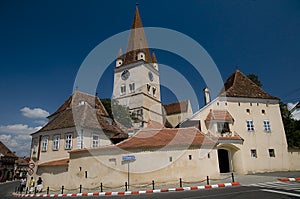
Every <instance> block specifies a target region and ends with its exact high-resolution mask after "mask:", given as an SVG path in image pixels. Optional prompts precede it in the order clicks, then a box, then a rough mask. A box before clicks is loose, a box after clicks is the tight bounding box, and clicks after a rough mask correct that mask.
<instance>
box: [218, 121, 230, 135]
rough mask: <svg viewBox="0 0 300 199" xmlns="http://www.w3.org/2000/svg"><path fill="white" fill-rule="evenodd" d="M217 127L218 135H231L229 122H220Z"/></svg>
mask: <svg viewBox="0 0 300 199" xmlns="http://www.w3.org/2000/svg"><path fill="white" fill-rule="evenodd" d="M217 127H218V133H221V134H224V133H230V129H229V123H228V122H218V123H217Z"/></svg>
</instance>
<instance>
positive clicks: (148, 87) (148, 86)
mask: <svg viewBox="0 0 300 199" xmlns="http://www.w3.org/2000/svg"><path fill="white" fill-rule="evenodd" d="M150 90H151V86H150V84H147V92H148V93H149V94H150Z"/></svg>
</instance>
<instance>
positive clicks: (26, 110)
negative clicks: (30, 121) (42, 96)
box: [20, 107, 49, 118]
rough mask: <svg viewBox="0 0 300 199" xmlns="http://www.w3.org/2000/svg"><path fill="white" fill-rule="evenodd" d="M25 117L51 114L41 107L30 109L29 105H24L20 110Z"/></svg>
mask: <svg viewBox="0 0 300 199" xmlns="http://www.w3.org/2000/svg"><path fill="white" fill-rule="evenodd" d="M20 111H21V112H22V114H23V115H24V116H25V117H28V118H45V117H47V116H49V112H47V111H45V110H43V109H41V108H33V109H30V108H28V107H24V108H22V109H21V110H20Z"/></svg>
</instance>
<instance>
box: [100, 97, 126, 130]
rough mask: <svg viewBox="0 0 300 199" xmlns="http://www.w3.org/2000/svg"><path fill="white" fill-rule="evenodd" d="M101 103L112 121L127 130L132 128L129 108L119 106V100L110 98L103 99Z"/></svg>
mask: <svg viewBox="0 0 300 199" xmlns="http://www.w3.org/2000/svg"><path fill="white" fill-rule="evenodd" d="M101 102H102V104H103V106H104V107H105V109H106V110H107V112H108V114H109V116H110V117H111V118H112V119H114V120H115V121H116V122H118V123H120V124H122V125H123V126H125V127H126V128H130V127H132V121H131V114H130V111H129V108H128V107H127V106H124V105H121V104H119V101H118V100H115V99H109V98H105V99H101Z"/></svg>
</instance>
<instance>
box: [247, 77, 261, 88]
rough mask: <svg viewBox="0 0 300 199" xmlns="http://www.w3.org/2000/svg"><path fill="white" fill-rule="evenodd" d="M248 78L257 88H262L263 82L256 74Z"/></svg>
mask: <svg viewBox="0 0 300 199" xmlns="http://www.w3.org/2000/svg"><path fill="white" fill-rule="evenodd" d="M247 77H248V78H249V79H250V80H251V81H253V82H254V83H255V84H256V85H257V86H259V87H262V83H261V81H260V80H259V79H258V76H257V75H255V74H249V75H247Z"/></svg>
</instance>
